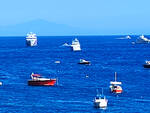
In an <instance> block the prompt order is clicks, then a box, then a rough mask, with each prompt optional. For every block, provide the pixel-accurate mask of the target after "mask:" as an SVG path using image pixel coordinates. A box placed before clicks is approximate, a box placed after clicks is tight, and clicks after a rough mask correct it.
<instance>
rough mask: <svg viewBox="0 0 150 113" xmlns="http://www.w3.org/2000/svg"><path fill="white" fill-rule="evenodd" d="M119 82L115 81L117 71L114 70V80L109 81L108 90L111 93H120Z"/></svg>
mask: <svg viewBox="0 0 150 113" xmlns="http://www.w3.org/2000/svg"><path fill="white" fill-rule="evenodd" d="M121 84H122V83H121V82H117V73H116V72H115V81H111V82H110V90H111V92H112V93H122V87H121Z"/></svg>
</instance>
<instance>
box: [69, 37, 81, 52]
mask: <svg viewBox="0 0 150 113" xmlns="http://www.w3.org/2000/svg"><path fill="white" fill-rule="evenodd" d="M71 47H72V49H73V51H81V48H80V43H79V40H78V39H77V38H75V39H74V40H73V41H72V45H71Z"/></svg>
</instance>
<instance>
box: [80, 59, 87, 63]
mask: <svg viewBox="0 0 150 113" xmlns="http://www.w3.org/2000/svg"><path fill="white" fill-rule="evenodd" d="M79 64H90V61H86V60H84V59H80V62H79Z"/></svg>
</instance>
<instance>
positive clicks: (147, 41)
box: [136, 35, 150, 44]
mask: <svg viewBox="0 0 150 113" xmlns="http://www.w3.org/2000/svg"><path fill="white" fill-rule="evenodd" d="M136 43H137V44H140V43H141V44H142V43H150V40H149V39H148V38H146V37H144V35H141V36H140V37H139V38H137V39H136Z"/></svg>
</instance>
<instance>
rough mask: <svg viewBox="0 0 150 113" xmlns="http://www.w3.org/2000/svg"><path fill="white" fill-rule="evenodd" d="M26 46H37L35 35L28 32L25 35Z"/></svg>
mask: <svg viewBox="0 0 150 113" xmlns="http://www.w3.org/2000/svg"><path fill="white" fill-rule="evenodd" d="M26 44H27V46H37V36H36V34H34V33H32V32H30V33H28V34H27V37H26Z"/></svg>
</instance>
